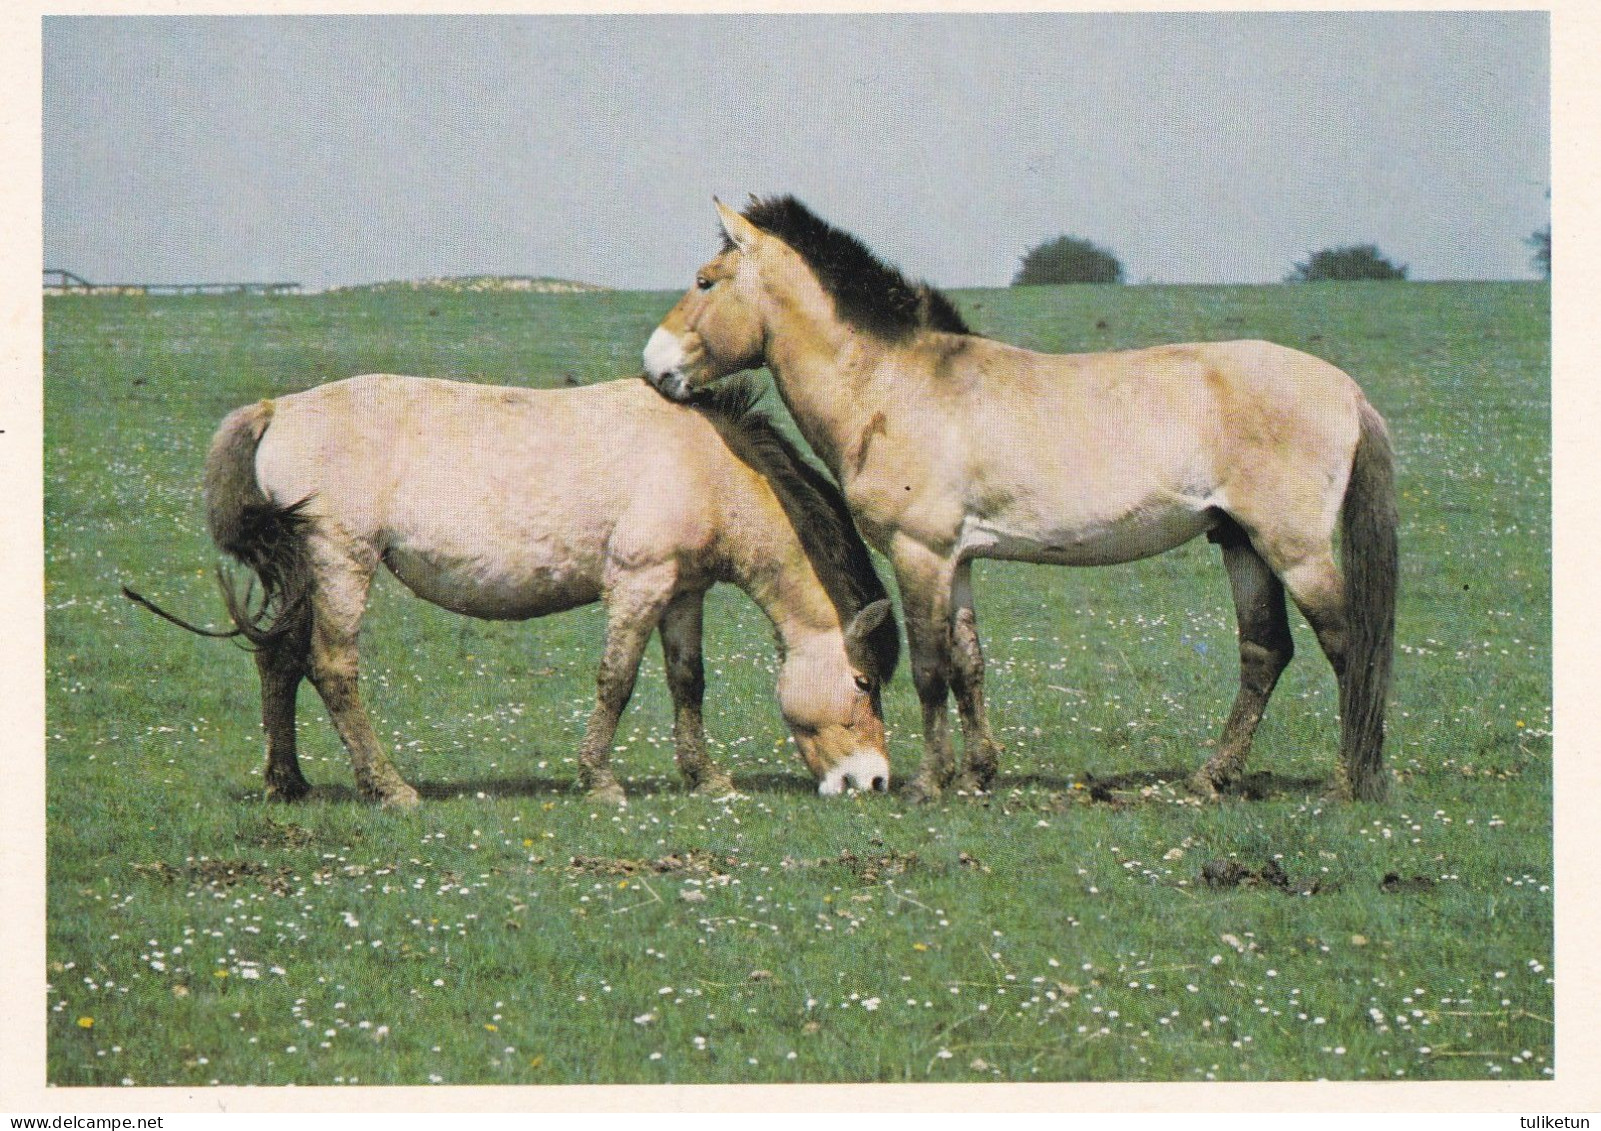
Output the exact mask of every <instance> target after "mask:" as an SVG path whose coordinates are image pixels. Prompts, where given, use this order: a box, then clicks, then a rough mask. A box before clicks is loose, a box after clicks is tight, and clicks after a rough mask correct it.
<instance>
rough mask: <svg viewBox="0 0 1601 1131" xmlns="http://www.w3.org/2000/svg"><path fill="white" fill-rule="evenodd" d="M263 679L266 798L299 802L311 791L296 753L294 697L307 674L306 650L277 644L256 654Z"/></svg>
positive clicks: (257, 665) (280, 643)
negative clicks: (301, 770)
mask: <svg viewBox="0 0 1601 1131" xmlns="http://www.w3.org/2000/svg"><path fill="white" fill-rule="evenodd" d="M256 671H257V674H259V675H260V676H261V728H262V730H263V731H265V732H266V735H267V768H266V770H265V772H264V776H265V778H266V789H267V799H268V800H269V801H298V800H299V799H300V798H302V797H304V796H306V794H308V793H310V792H311V785H310V783H309V782H307V781H306V778H305V775H303V774H302V773H301V772H300V759H299V757H298V756H297V755H296V752H295V697H296V693H297V692H298V691H299V689H300V680H301V678H302V677H303V676H304V674H305V650H304V647H303V641H302V647H301V648H299V649H295V648H293V647H291V646H289V645H288V644H287V642H276V643H275V644H272V645H268V646H267V647H264V648H262V649H261V650H260V651H258V652H257V653H256Z"/></svg>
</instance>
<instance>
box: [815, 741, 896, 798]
mask: <svg viewBox="0 0 1601 1131" xmlns="http://www.w3.org/2000/svg"><path fill="white" fill-rule="evenodd" d="M847 787H848V788H851V789H860V790H871V791H873V792H876V793H885V792H887V791H888V790H889V761H888V760H887V759H886V758H885V757H884V756H883V755H882V754H875V753H873V752H872V751H869V750H858V751H857V752H856V753H855V754H852V755H851V756H850V757H848V758H846V759H844V760H843V761H841V762H840V763H839V764H838V765H836V766H835V767H834V768H833V769H831V770H829V771H828V773H826V774H824V775H823V780H822V781H821V782H819V783H818V786H817V792H818V793H820V794H821V795H822V796H824V797H836V796H838V795H839V794H841V793H844V792H845V790H846V788H847Z"/></svg>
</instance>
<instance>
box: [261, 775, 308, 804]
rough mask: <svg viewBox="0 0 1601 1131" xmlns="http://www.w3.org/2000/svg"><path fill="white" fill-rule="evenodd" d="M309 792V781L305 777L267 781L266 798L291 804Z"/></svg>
mask: <svg viewBox="0 0 1601 1131" xmlns="http://www.w3.org/2000/svg"><path fill="white" fill-rule="evenodd" d="M310 792H311V783H310V782H308V781H307V780H306V779H305V778H299V779H290V780H289V781H271V780H269V781H268V782H267V800H268V801H281V802H284V803H285V804H292V803H294V802H296V801H300V800H302V799H303V798H304V797H305V796H306V795H307V794H308V793H310Z"/></svg>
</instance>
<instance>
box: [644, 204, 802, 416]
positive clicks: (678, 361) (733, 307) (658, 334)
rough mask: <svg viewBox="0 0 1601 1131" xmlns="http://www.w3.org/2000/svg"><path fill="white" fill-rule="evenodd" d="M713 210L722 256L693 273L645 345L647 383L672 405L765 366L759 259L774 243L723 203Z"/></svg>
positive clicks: (776, 242) (777, 242)
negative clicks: (722, 238)
mask: <svg viewBox="0 0 1601 1131" xmlns="http://www.w3.org/2000/svg"><path fill="white" fill-rule="evenodd" d="M716 204H717V215H718V217H719V219H721V221H722V224H723V231H724V233H725V234H726V235H727V236H728V248H727V250H725V251H724V252H723V253H722V254H721V255H719V256H718V257H717V258H716V259H713V260H712V261H711V262H710V263H708V264H706V266H704V267H702V268H701V269H700V270H699V271H698V272H696V273H695V285H694V286H693V287H691V288H690V289H689V290H688V291H687V292H685V294H684V297H683V298H681V299H679V300H678V302H677V304H676V305H675V306H674V307H673V308H672V309H671V310H669V311H668V312H667V317H666V318H664V319H662V323H661V325H660V326H657V327H656V330H655V332H654V333H652V334H651V336H650V341H648V342H647V343H646V344H645V375H646V377H648V378H649V380H650V383H651V384H652V385H654V386H655V387H656V388H657V390H658V391H659V392H661V393H662V394H664V395H665V396H667V397H669V398H670V399H672V400H675V401H682V400H688V399H689V397H690V395H691V394H692V393H693V392H694V391H695V390H696V389H699V388H701V387H702V386H705V385H708V384H710V383H711V382H713V381H716V380H717V379H718V378H720V377H726V376H727V375H728V374H730V373H738V372H739V371H740V370H742V369H755V368H757V367H759V366H761V365H763V364H765V362H766V357H765V353H764V349H765V344H764V337H765V335H764V333H763V325H762V315H761V304H760V299H761V291H760V286H761V284H760V278H759V262H758V259H759V257H760V255H761V254H762V252H763V250H764V249H765V245H767V244H779V241H776V240H768V239H766V238H765V237H764V236H763V233H762V232H761V230H760V229H758V228H757V227H756V226H755V225H754V224H752V223H751V222H750V221H749V220H747V219H745V217H743V216H741V215H740V214H739V213H738V212H735V211H734V210H733V209H732V208H729V207H728V206H726V205H725V204H723V202H722V201H720V200H719V201H716ZM779 246H782V245H781V244H779Z"/></svg>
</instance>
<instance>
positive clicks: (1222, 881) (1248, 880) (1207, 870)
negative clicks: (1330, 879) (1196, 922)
mask: <svg viewBox="0 0 1601 1131" xmlns="http://www.w3.org/2000/svg"><path fill="white" fill-rule="evenodd" d="M1201 883H1202V885H1204V886H1205V887H1208V888H1212V889H1213V890H1223V889H1232V888H1252V887H1265V888H1274V889H1276V890H1278V891H1282V892H1286V893H1288V894H1290V895H1317V894H1319V893H1320V892H1324V891H1327V890H1328V888H1327V887H1326V886H1325V885H1324V883H1323V881H1322V880H1313V881H1311V882H1310V883H1303V882H1297V881H1295V880H1292V879H1291V878H1290V874H1289V873H1288V872H1286V871H1285V870H1284V867H1283V865H1281V864H1280V863H1279V862H1278V861H1277V860H1269V861H1268V862H1267V863H1265V864H1263V865H1262V866H1261V867H1260V868H1251V867H1248V866H1247V865H1245V864H1242V863H1240V862H1239V861H1238V860H1228V859H1218V860H1208V861H1207V862H1206V863H1205V864H1202V865H1201Z"/></svg>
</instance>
